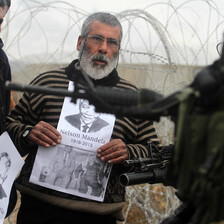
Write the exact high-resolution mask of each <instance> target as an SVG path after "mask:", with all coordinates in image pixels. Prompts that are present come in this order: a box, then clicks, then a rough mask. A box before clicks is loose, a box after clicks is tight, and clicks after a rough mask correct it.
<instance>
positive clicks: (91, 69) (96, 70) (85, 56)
mask: <svg viewBox="0 0 224 224" xmlns="http://www.w3.org/2000/svg"><path fill="white" fill-rule="evenodd" d="M80 52H82V50H81V51H80ZM80 57H81V58H80ZM94 59H100V60H103V61H105V62H106V65H104V66H103V65H97V64H95V63H94V61H93V60H94ZM79 60H80V67H81V68H82V70H83V71H84V72H85V73H86V74H87V75H89V76H90V77H91V78H93V79H102V78H104V77H106V76H108V75H109V74H110V73H111V72H112V71H113V69H114V68H116V66H117V62H118V54H116V55H114V56H113V58H112V59H110V60H109V59H108V58H107V57H106V56H105V55H103V54H97V55H93V56H91V57H89V52H88V50H86V49H83V52H82V54H80V55H79Z"/></svg>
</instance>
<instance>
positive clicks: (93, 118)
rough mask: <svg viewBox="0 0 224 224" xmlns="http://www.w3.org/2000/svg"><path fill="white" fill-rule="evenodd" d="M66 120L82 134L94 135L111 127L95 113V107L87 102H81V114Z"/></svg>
mask: <svg viewBox="0 0 224 224" xmlns="http://www.w3.org/2000/svg"><path fill="white" fill-rule="evenodd" d="M65 120H66V121H67V122H69V123H70V124H71V125H72V126H73V127H75V128H77V129H78V130H80V131H82V132H88V133H94V132H97V131H100V130H101V129H102V128H104V127H106V126H108V125H109V123H108V122H107V121H105V120H103V119H102V118H100V113H96V112H95V107H94V106H93V105H90V104H89V103H88V101H87V100H84V99H80V100H79V113H77V114H72V115H68V116H66V117H65Z"/></svg>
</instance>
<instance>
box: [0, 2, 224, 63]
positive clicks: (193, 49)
mask: <svg viewBox="0 0 224 224" xmlns="http://www.w3.org/2000/svg"><path fill="white" fill-rule="evenodd" d="M131 10H133V11H131ZM96 11H109V12H111V13H114V14H116V15H118V17H119V19H120V20H121V23H122V25H123V27H124V39H123V42H122V49H123V50H124V51H126V52H128V51H130V52H131V53H130V54H131V55H132V56H128V55H126V56H125V57H129V59H127V60H130V61H132V60H134V59H137V60H138V61H141V60H143V61H144V60H146V61H147V60H148V59H146V58H144V57H145V56H144V54H143V53H145V54H147V55H148V54H149V55H150V54H152V55H153V56H155V55H159V56H161V57H164V58H169V57H170V58H171V60H174V61H178V60H180V62H181V63H188V64H206V63H210V62H212V61H213V60H215V59H216V58H217V57H218V54H217V52H216V45H217V44H218V43H219V42H220V41H222V33H223V27H224V22H223V21H224V2H223V0H207V1H206V0H188V1H186V0H172V1H171V0H170V1H168V0H159V1H158V0H112V1H111V0H72V1H71V0H62V1H59V0H32V1H31V0H13V1H12V7H11V9H10V12H9V14H8V15H7V18H6V22H5V27H4V28H3V32H2V35H1V36H2V39H3V40H4V42H5V50H6V51H7V54H8V55H9V58H10V59H11V60H27V59H29V60H33V61H35V60H37V61H38V60H45V61H46V62H47V61H51V60H53V61H62V60H65V61H66V60H68V61H69V60H71V59H72V58H75V57H76V56H77V51H76V40H77V37H78V35H79V31H80V27H81V24H82V22H83V19H84V18H85V17H86V15H87V14H89V13H92V12H96ZM161 39H162V41H161ZM134 52H135V54H132V53H134ZM136 52H141V53H142V54H140V53H139V54H137V53H136ZM40 55H41V56H40ZM133 55H134V57H133ZM139 55H140V56H139ZM154 58H155V57H154Z"/></svg>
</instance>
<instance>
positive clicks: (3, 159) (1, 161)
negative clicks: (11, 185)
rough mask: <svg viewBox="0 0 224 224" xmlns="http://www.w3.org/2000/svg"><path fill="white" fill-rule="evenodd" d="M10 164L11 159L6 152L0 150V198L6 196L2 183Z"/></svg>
mask: <svg viewBox="0 0 224 224" xmlns="http://www.w3.org/2000/svg"><path fill="white" fill-rule="evenodd" d="M10 166H11V159H10V157H9V154H8V153H7V152H2V153H1V154H0V199H3V198H5V197H7V195H6V193H5V190H4V188H3V183H4V181H5V180H6V178H7V176H8V171H9V168H10Z"/></svg>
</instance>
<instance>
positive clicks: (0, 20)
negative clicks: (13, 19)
mask: <svg viewBox="0 0 224 224" xmlns="http://www.w3.org/2000/svg"><path fill="white" fill-rule="evenodd" d="M3 18H4V12H3V9H2V7H0V32H1V30H2V22H3Z"/></svg>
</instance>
